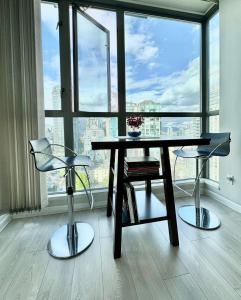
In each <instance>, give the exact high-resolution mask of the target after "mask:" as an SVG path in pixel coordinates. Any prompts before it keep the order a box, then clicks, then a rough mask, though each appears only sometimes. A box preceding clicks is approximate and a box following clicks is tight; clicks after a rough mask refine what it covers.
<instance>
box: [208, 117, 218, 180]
mask: <svg viewBox="0 0 241 300" xmlns="http://www.w3.org/2000/svg"><path fill="white" fill-rule="evenodd" d="M209 131H210V132H219V116H213V117H209ZM209 178H210V179H212V180H214V181H219V157H215V156H214V157H212V158H210V159H209Z"/></svg>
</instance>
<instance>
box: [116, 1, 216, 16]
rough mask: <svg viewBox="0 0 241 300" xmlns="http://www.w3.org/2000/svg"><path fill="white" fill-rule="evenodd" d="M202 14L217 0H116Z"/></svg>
mask: <svg viewBox="0 0 241 300" xmlns="http://www.w3.org/2000/svg"><path fill="white" fill-rule="evenodd" d="M118 1H121V2H129V3H136V4H142V5H150V6H155V7H161V8H168V9H173V10H178V11H185V12H190V13H196V14H201V15H204V14H205V13H206V12H207V11H208V10H209V9H210V8H211V7H212V6H213V5H214V2H217V0H146V1H145V0H118Z"/></svg>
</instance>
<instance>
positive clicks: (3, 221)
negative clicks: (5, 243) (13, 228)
mask: <svg viewBox="0 0 241 300" xmlns="http://www.w3.org/2000/svg"><path fill="white" fill-rule="evenodd" d="M11 221H12V216H11V215H10V214H4V215H2V216H0V232H1V231H2V230H3V229H4V228H5V227H6V226H7V225H8V224H9V223H10V222H11Z"/></svg>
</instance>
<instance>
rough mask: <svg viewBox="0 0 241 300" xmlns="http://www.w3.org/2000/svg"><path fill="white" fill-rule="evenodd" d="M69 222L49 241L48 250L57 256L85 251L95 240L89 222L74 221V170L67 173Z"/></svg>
mask: <svg viewBox="0 0 241 300" xmlns="http://www.w3.org/2000/svg"><path fill="white" fill-rule="evenodd" d="M66 180H67V194H68V212H69V216H68V219H69V220H68V224H65V225H63V226H61V227H60V228H59V229H58V230H56V231H55V233H54V234H53V236H52V237H51V239H50V240H49V242H48V247H47V248H48V252H49V254H50V255H51V256H53V257H55V258H71V257H73V256H76V255H78V254H80V253H82V252H84V251H85V250H86V249H87V248H88V247H89V246H90V245H91V243H92V242H93V239H94V230H93V228H92V227H91V226H90V225H89V224H87V223H81V222H74V196H73V185H72V170H71V169H69V170H68V173H67V178H66Z"/></svg>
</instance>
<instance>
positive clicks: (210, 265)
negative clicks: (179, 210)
mask: <svg viewBox="0 0 241 300" xmlns="http://www.w3.org/2000/svg"><path fill="white" fill-rule="evenodd" d="M189 201H190V200H189ZM184 202H185V204H186V203H187V200H178V201H177V202H176V205H177V207H178V206H180V205H182V204H183V203H184ZM203 203H205V205H206V207H208V208H210V209H212V210H213V211H215V212H216V214H217V215H218V216H219V217H220V218H221V220H222V226H221V228H220V229H218V230H216V231H200V230H197V229H195V228H192V227H190V226H188V225H187V224H185V223H183V222H182V221H181V220H180V219H179V218H178V229H179V239H180V246H179V247H176V248H174V247H172V246H171V245H170V244H169V238H168V229H167V223H166V222H159V223H153V224H146V225H140V226H133V227H128V228H124V229H123V247H122V257H121V258H120V259H117V260H114V259H113V253H112V249H113V243H112V234H113V222H112V219H111V218H109V219H107V218H106V216H105V210H104V209H98V210H94V211H92V212H78V213H76V219H78V220H81V221H85V222H88V223H90V224H91V225H92V226H93V228H94V230H95V239H94V242H93V244H92V245H91V247H90V248H89V249H88V250H87V251H86V252H84V253H83V254H82V255H80V256H78V257H76V258H74V259H71V260H56V259H54V258H52V257H50V256H49V255H48V253H47V251H46V245H47V241H48V238H49V237H50V236H51V234H52V233H53V232H54V231H55V230H56V228H57V227H58V226H61V224H64V223H65V222H66V218H67V217H66V215H64V214H59V215H52V216H45V217H34V218H26V219H18V220H14V221H13V222H12V223H10V224H9V225H8V226H7V227H6V228H5V229H4V230H3V231H2V232H1V233H0V299H1V300H3V299H7V300H20V299H22V300H30V299H31V300H35V299H37V300H40V299H41V300H43V299H53V300H57V299H62V300H77V299H78V300H84V299H90V300H93V299H97V300H100V299H125V300H131V299H143V300H150V299H163V300H168V299H175V300H176V299H180V300H185V299H190V300H199V299H213V300H214V299H215V300H220V299H221V300H232V299H241V230H240V228H241V215H240V214H238V213H236V212H234V211H232V210H231V209H229V208H227V207H225V206H223V205H222V204H219V203H217V202H216V201H213V200H211V199H208V198H205V199H203Z"/></svg>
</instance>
